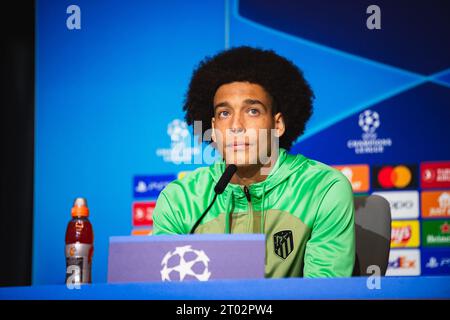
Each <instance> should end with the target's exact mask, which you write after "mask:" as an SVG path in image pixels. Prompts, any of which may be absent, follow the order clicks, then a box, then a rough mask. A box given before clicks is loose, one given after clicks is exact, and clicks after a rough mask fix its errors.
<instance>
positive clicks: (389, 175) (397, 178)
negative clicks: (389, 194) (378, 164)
mask: <svg viewBox="0 0 450 320" xmlns="http://www.w3.org/2000/svg"><path fill="white" fill-rule="evenodd" d="M411 180H412V173H411V170H410V169H409V168H408V167H406V166H403V165H400V166H395V167H392V166H388V167H384V168H382V169H381V170H380V171H379V172H378V183H379V184H380V186H382V187H383V188H405V187H406V186H408V185H409V184H410V183H411Z"/></svg>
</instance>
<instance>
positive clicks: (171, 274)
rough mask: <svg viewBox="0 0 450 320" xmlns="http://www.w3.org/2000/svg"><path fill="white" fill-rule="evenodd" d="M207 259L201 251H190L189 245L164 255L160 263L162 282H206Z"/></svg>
mask: <svg viewBox="0 0 450 320" xmlns="http://www.w3.org/2000/svg"><path fill="white" fill-rule="evenodd" d="M208 264H209V257H208V256H207V255H206V253H205V252H204V251H203V250H195V249H192V247H191V246H190V245H188V246H184V247H177V248H175V250H174V251H169V252H167V253H166V255H165V256H164V258H163V259H162V261H161V266H162V269H161V280H162V281H184V280H198V281H208V280H209V278H210V277H211V272H210V271H209V270H208Z"/></svg>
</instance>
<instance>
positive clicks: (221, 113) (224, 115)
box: [219, 111, 230, 118]
mask: <svg viewBox="0 0 450 320" xmlns="http://www.w3.org/2000/svg"><path fill="white" fill-rule="evenodd" d="M229 115H230V113H229V112H228V111H220V112H219V117H221V118H226V117H228V116H229Z"/></svg>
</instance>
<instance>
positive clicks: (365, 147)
mask: <svg viewBox="0 0 450 320" xmlns="http://www.w3.org/2000/svg"><path fill="white" fill-rule="evenodd" d="M358 125H359V127H360V128H361V130H362V135H361V138H362V140H348V141H347V148H349V149H354V150H355V154H372V153H383V152H384V149H385V148H387V147H390V146H392V140H391V139H390V138H383V139H378V138H377V133H376V130H377V129H378V128H379V127H380V125H381V120H380V115H379V114H378V112H376V111H372V110H369V109H367V110H364V111H363V112H361V113H360V114H359V117H358Z"/></svg>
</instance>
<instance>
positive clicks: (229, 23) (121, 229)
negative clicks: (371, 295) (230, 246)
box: [33, 0, 450, 284]
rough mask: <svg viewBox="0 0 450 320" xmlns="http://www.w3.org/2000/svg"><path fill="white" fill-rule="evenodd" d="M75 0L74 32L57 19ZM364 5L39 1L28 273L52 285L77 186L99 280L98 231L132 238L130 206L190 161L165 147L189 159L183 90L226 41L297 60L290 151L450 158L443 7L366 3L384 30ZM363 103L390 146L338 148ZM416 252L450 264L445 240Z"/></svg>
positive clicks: (354, 135)
mask: <svg viewBox="0 0 450 320" xmlns="http://www.w3.org/2000/svg"><path fill="white" fill-rule="evenodd" d="M73 4H75V5H77V6H78V7H79V8H80V13H81V14H80V22H81V23H80V26H81V29H69V28H68V27H67V25H66V21H67V19H68V18H69V17H70V16H71V13H67V11H66V10H67V8H68V7H69V6H70V5H73ZM371 4H372V3H371V2H369V1H363V0H361V1H339V2H334V1H331V0H327V1H323V0H322V1H320V5H319V4H318V3H317V1H297V2H295V3H293V2H291V1H287V0H277V1H273V0H271V1H263V2H261V1H256V0H241V1H237V0H225V1H223V0H220V1H219V0H217V1H213V0H209V1H182V0H170V1H167V0H165V1H162V0H152V1H133V2H132V3H129V2H126V1H119V0H109V1H104V0H99V1H95V2H94V1H84V0H76V1H75V2H74V1H65V0H61V1H51V0H38V1H37V5H36V7H37V25H36V30H37V33H36V40H37V41H36V135H35V137H36V138H35V139H36V140H35V150H36V154H35V203H34V207H35V215H34V242H33V284H56V283H63V282H64V277H65V257H64V233H65V228H66V225H67V223H68V221H69V219H70V208H71V205H72V202H73V199H74V198H75V197H78V196H83V197H86V198H87V199H88V204H89V207H90V210H91V221H92V223H93V226H94V232H95V250H94V259H93V281H94V282H105V281H106V270H107V253H108V252H107V250H108V239H109V237H110V236H118V235H129V234H131V231H132V229H133V219H132V211H133V207H134V205H133V203H134V202H136V201H138V200H142V199H144V200H155V199H156V197H157V195H158V193H159V191H160V190H161V189H162V188H163V187H164V185H165V184H166V183H167V182H168V181H171V180H173V179H174V178H175V177H176V176H177V175H178V174H179V173H180V172H183V171H189V170H193V169H195V168H196V167H198V166H199V165H198V164H187V163H181V164H177V163H175V162H176V160H182V159H180V158H179V157H178V158H177V157H174V156H173V155H172V156H171V150H173V149H174V148H175V149H176V148H181V149H177V150H181V151H184V152H185V159H188V160H192V159H194V157H195V152H196V151H195V150H197V149H196V148H197V147H198V146H196V145H194V146H193V148H191V149H190V148H189V147H187V141H188V140H189V137H184V138H183V137H182V138H180V137H179V136H177V135H176V133H177V132H178V133H183V132H185V131H184V129H185V128H184V127H183V125H184V124H183V123H182V121H178V120H182V119H183V116H184V115H183V113H182V110H181V105H182V102H183V98H184V94H185V92H186V89H187V85H188V83H189V80H190V76H191V74H192V71H193V68H194V67H195V66H196V65H197V63H198V62H199V61H200V60H201V59H202V58H203V57H205V56H210V55H213V54H215V53H217V52H218V51H220V50H223V49H225V48H229V47H232V46H238V45H251V46H256V47H262V48H266V49H273V50H275V51H276V52H277V53H279V54H281V55H283V56H285V57H287V58H289V59H291V60H292V61H293V62H294V63H295V64H297V65H298V66H299V67H300V68H301V69H302V70H303V71H304V74H305V77H306V78H307V79H308V81H309V82H310V84H311V86H312V88H313V90H314V92H315V95H316V100H315V105H314V108H315V109H314V115H313V117H312V119H311V121H310V122H309V124H308V126H307V131H306V133H305V134H304V135H303V136H302V137H301V138H300V139H299V140H298V141H297V143H296V144H295V146H294V147H293V148H292V150H291V152H292V153H302V154H304V155H306V156H308V157H311V158H314V159H317V160H319V161H322V162H325V163H328V164H330V165H340V164H368V165H374V164H376V165H385V164H402V163H406V164H413V165H416V166H417V168H419V164H420V163H422V162H424V161H448V160H450V148H449V143H448V142H449V138H450V136H449V134H448V125H449V119H450V89H449V88H450V69H449V67H450V66H449V64H450V63H449V62H450V45H449V42H448V38H449V36H450V34H449V31H450V22H449V21H450V20H449V19H448V17H447V16H445V13H446V12H449V5H448V3H441V2H439V1H417V2H416V3H411V2H410V1H395V2H393V1H377V5H378V6H379V7H380V9H381V29H380V30H369V29H368V28H367V26H366V20H367V18H368V17H369V16H370V14H368V13H366V9H367V7H368V6H369V5H371ZM365 110H371V111H372V114H373V113H376V114H377V116H378V117H379V121H380V122H379V124H380V125H379V126H377V127H375V128H374V130H375V131H374V132H371V133H372V136H370V137H366V138H367V139H369V140H370V139H372V140H376V139H390V141H391V144H390V145H388V146H385V148H384V149H383V150H382V151H377V152H371V151H367V150H366V152H360V153H357V152H355V149H354V148H350V147H349V146H348V142H349V141H351V140H362V141H364V140H367V139H364V138H362V134H364V132H363V130H362V127H361V126H360V125H359V119H360V115H361V114H362V113H363V112H364V111H365ZM177 119H178V120H177ZM176 130H178V131H176ZM374 133H375V135H373V134H374ZM186 139H188V140H186ZM413 174H417V175H418V174H419V172H413ZM141 181H142V183H143V184H140V182H141ZM446 188H447V187H446ZM446 188H444V190H441V191H446V190H447V189H446ZM416 189H418V190H419V192H420V191H422V190H421V189H420V188H416ZM371 191H372V187H371V188H370V190H368V191H367V192H371ZM449 211H450V209H449ZM444 218H447V220H448V215H447V216H446V217H444ZM417 219H418V220H419V221H422V218H421V217H418V218H417ZM447 220H442V222H443V223H445V222H446V221H447ZM136 226H138V225H137V224H135V225H134V227H136ZM416 247H417V246H416ZM418 248H419V249H423V248H422V246H421V245H419V246H418ZM424 250H425V251H424ZM433 250H435V251H433ZM422 252H423V254H422V256H423V257H422V262H420V261H419V262H418V263H419V264H420V263H422V265H424V264H425V263H427V262H429V260H426V261H425V260H424V259H425V258H424V257H426V258H427V259H429V258H430V257H431V256H433V257H439V259H441V260H442V261H445V259H447V260H448V259H450V249H449V248H448V247H443V248H439V249H433V248H431V249H423V250H422ZM449 265H450V264H449ZM392 267H393V268H394V267H395V265H394V264H392ZM422 270H425V268H424V266H422ZM439 270H440V269H439ZM442 270H443V271H442V272H441V273H450V271H449V270H450V269H449V267H444V268H443V269H442ZM433 272H435V271H433ZM422 274H423V272H422Z"/></svg>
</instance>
